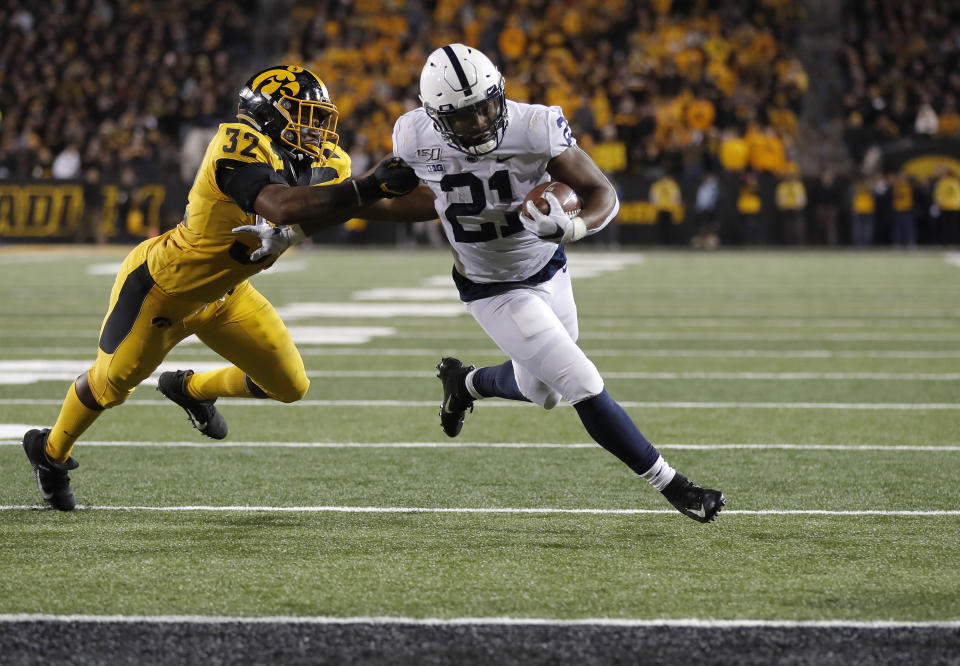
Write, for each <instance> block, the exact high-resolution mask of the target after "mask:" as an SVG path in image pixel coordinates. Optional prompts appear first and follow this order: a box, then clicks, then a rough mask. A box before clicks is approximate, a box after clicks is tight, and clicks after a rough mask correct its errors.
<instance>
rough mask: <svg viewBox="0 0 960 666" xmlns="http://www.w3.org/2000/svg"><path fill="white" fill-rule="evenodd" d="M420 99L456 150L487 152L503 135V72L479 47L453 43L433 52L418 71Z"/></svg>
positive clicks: (504, 118) (504, 125)
mask: <svg viewBox="0 0 960 666" xmlns="http://www.w3.org/2000/svg"><path fill="white" fill-rule="evenodd" d="M420 102H421V103H422V104H423V108H424V110H426V112H427V115H429V116H430V118H432V119H433V123H434V126H435V127H436V128H437V131H438V132H440V135H441V136H442V137H443V140H444V141H446V142H447V143H448V144H450V145H451V146H453V147H454V148H456V149H457V150H460V151H462V152H464V153H468V154H470V155H485V154H487V153H489V152H490V151H492V150H493V149H495V148H496V147H497V146H499V145H500V142H501V141H502V140H503V133H504V131H505V130H506V128H507V99H506V96H505V95H504V90H503V76H502V75H501V74H500V70H498V69H497V68H496V67H495V66H494V64H493V63H492V62H490V59H489V58H488V57H487V56H485V55H483V54H482V53H481V52H480V51H478V50H477V49H474V48H471V47H469V46H464V45H463V44H449V45H448V46H443V47H441V48H439V49H437V50H436V51H434V52H433V53H431V54H430V57H429V58H427V64H426V65H424V66H423V72H421V73H420Z"/></svg>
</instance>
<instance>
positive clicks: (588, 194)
mask: <svg viewBox="0 0 960 666" xmlns="http://www.w3.org/2000/svg"><path fill="white" fill-rule="evenodd" d="M581 197H582V199H583V208H582V209H581V211H580V219H582V220H583V223H584V226H585V227H586V228H587V232H588V233H590V232H595V231H600V230H601V229H603V228H604V227H605V226H607V224H609V223H610V221H611V220H612V219H613V218H614V217H616V216H617V213H618V212H619V211H620V200H619V199H618V198H617V193H616V191H615V190H614V189H613V188H612V187H595V188H591V189H589V190H587V191H585V192H583V193H582V194H581Z"/></svg>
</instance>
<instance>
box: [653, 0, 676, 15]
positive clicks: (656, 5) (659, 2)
mask: <svg viewBox="0 0 960 666" xmlns="http://www.w3.org/2000/svg"><path fill="white" fill-rule="evenodd" d="M671 5H673V0H650V6H651V7H653V11H655V12H656V13H657V14H659V15H660V16H666V15H667V14H669V13H670V7H671Z"/></svg>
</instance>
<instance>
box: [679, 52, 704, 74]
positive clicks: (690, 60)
mask: <svg viewBox="0 0 960 666" xmlns="http://www.w3.org/2000/svg"><path fill="white" fill-rule="evenodd" d="M673 62H674V63H675V64H676V66H677V74H679V75H680V76H682V77H683V78H685V79H687V80H689V81H693V82H697V81H699V80H700V76H701V73H702V72H703V52H702V51H700V49H691V48H687V49H684V50H682V51H680V53H678V54H677V55H675V56H674V57H673Z"/></svg>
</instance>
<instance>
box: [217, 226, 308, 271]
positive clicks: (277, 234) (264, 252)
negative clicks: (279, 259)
mask: <svg viewBox="0 0 960 666" xmlns="http://www.w3.org/2000/svg"><path fill="white" fill-rule="evenodd" d="M233 233H235V234H252V235H254V236H256V237H258V238H259V239H260V247H258V248H257V249H256V250H254V251H253V252H251V253H250V261H257V260H259V259H261V258H264V257H268V256H270V255H272V254H280V253H281V252H284V251H285V250H286V249H287V248H288V247H290V246H291V245H299V244H300V243H302V242H303V241H304V239H305V238H306V235H305V234H304V233H303V229H301V228H300V225H299V224H291V225H289V226H288V225H280V226H276V225H273V224H270V223H269V222H267V221H266V220H265V219H263V217H261V216H260V215H257V218H256V223H255V224H245V225H244V226H242V227H234V228H233Z"/></svg>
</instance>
